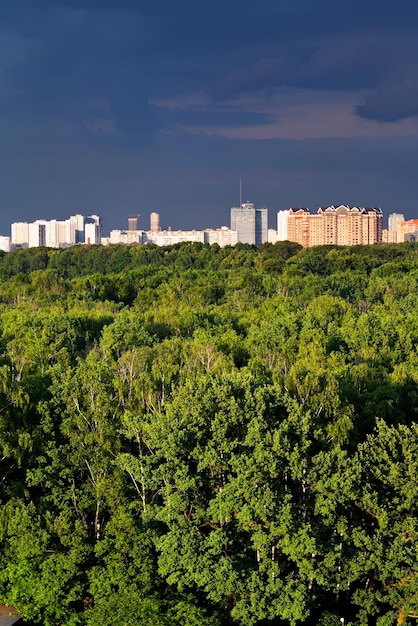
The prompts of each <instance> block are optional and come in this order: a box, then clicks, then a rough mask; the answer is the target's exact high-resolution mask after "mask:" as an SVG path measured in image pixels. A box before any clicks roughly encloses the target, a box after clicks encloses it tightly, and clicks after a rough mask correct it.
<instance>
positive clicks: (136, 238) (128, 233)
mask: <svg viewBox="0 0 418 626" xmlns="http://www.w3.org/2000/svg"><path fill="white" fill-rule="evenodd" d="M143 239H144V231H143V230H111V231H110V237H109V243H110V244H112V245H115V244H122V245H124V246H129V245H130V244H133V243H142V242H143Z"/></svg>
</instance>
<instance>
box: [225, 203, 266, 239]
mask: <svg viewBox="0 0 418 626" xmlns="http://www.w3.org/2000/svg"><path fill="white" fill-rule="evenodd" d="M267 222H268V210H267V209H265V208H262V209H256V208H255V207H254V205H253V204H251V203H250V202H245V203H244V204H242V205H241V206H240V207H232V209H231V230H236V231H237V233H238V241H240V242H241V243H249V244H252V245H256V246H259V245H260V244H262V243H264V242H266V241H267V238H268V236H267V230H268V223H267Z"/></svg>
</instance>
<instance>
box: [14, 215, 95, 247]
mask: <svg viewBox="0 0 418 626" xmlns="http://www.w3.org/2000/svg"><path fill="white" fill-rule="evenodd" d="M83 242H89V243H92V244H93V243H94V244H98V243H101V220H100V217H99V216H98V215H90V216H88V217H84V216H83V215H73V216H71V217H70V218H69V219H68V220H36V221H35V222H30V223H28V222H14V223H13V224H12V226H11V240H10V244H11V246H12V247H16V246H26V247H28V248H37V247H41V246H46V247H48V248H61V247H66V246H72V245H74V244H76V243H83Z"/></svg>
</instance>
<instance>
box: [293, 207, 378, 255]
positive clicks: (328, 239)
mask: <svg viewBox="0 0 418 626" xmlns="http://www.w3.org/2000/svg"><path fill="white" fill-rule="evenodd" d="M382 221H383V214H382V210H381V209H380V208H376V207H375V208H358V207H352V208H350V207H348V206H346V205H344V204H342V205H339V206H337V207H335V206H329V207H326V208H320V209H318V212H317V213H316V215H311V213H310V211H309V209H305V208H300V209H289V214H288V223H287V229H288V239H289V241H295V242H297V243H299V244H301V245H302V246H303V247H304V248H310V247H312V246H322V245H338V246H353V245H356V244H363V245H369V244H374V243H380V242H381V241H382Z"/></svg>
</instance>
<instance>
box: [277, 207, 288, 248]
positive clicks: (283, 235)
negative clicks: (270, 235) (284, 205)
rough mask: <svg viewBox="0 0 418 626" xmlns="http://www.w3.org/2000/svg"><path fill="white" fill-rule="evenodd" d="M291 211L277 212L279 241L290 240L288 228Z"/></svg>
mask: <svg viewBox="0 0 418 626" xmlns="http://www.w3.org/2000/svg"><path fill="white" fill-rule="evenodd" d="M288 217H289V209H288V210H287V211H277V241H286V240H287V239H289V236H288V232H287V226H288Z"/></svg>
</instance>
